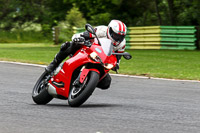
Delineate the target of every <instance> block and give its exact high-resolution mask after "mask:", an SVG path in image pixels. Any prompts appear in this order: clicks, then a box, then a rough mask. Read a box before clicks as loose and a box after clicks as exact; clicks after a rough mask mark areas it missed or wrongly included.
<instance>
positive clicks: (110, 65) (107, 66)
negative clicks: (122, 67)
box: [104, 63, 113, 69]
mask: <svg viewBox="0 0 200 133" xmlns="http://www.w3.org/2000/svg"><path fill="white" fill-rule="evenodd" d="M104 67H105V68H106V69H111V68H113V65H112V64H108V63H105V64H104Z"/></svg>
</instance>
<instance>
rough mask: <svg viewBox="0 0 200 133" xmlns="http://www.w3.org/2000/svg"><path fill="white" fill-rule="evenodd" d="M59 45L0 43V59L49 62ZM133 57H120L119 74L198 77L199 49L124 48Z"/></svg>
mask: <svg viewBox="0 0 200 133" xmlns="http://www.w3.org/2000/svg"><path fill="white" fill-rule="evenodd" d="M59 48H60V46H53V45H51V44H38V43H37V44H34V43H32V44H25V43H23V44H21V43H19V44H17V43H15V44H7V43H5V44H3V43H2V44H0V60H8V61H19V62H28V63H35V64H46V65H47V64H49V63H50V62H51V61H52V59H53V58H54V56H55V54H56V53H57V52H58V51H59ZM127 51H128V52H130V53H131V55H132V56H133V58H132V59H131V60H125V59H122V60H121V63H120V70H119V72H120V73H121V74H129V75H143V76H148V77H160V78H173V79H190V80H200V51H181V50H127Z"/></svg>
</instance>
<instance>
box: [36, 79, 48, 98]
mask: <svg viewBox="0 0 200 133" xmlns="http://www.w3.org/2000/svg"><path fill="white" fill-rule="evenodd" d="M47 76H48V75H45V76H44V77H43V78H42V79H41V81H40V82H39V83H38V85H37V86H36V87H35V89H34V96H37V95H38V94H40V92H41V91H42V90H44V89H46V88H47V84H48V81H47Z"/></svg>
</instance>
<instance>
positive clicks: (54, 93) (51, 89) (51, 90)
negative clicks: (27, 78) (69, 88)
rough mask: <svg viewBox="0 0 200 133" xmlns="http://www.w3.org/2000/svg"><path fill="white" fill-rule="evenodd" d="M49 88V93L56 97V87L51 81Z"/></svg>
mask: <svg viewBox="0 0 200 133" xmlns="http://www.w3.org/2000/svg"><path fill="white" fill-rule="evenodd" d="M48 86H49V87H48V88H47V91H48V93H49V94H50V95H51V96H53V97H54V98H57V95H58V94H57V92H56V88H55V87H54V86H53V85H52V84H50V83H48Z"/></svg>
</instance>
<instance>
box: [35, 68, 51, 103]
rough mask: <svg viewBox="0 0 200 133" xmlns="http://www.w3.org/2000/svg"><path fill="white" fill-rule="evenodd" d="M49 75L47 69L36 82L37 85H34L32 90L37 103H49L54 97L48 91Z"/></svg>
mask: <svg viewBox="0 0 200 133" xmlns="http://www.w3.org/2000/svg"><path fill="white" fill-rule="evenodd" d="M48 76H49V74H48V73H47V72H46V71H45V72H44V73H43V74H42V75H41V76H40V78H39V79H38V81H37V82H36V84H35V86H34V87H33V91H32V99H33V101H34V102H35V103H36V104H43V105H44V104H47V103H49V102H50V101H51V100H52V99H53V97H52V96H51V95H49V93H48V91H47V87H48Z"/></svg>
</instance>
